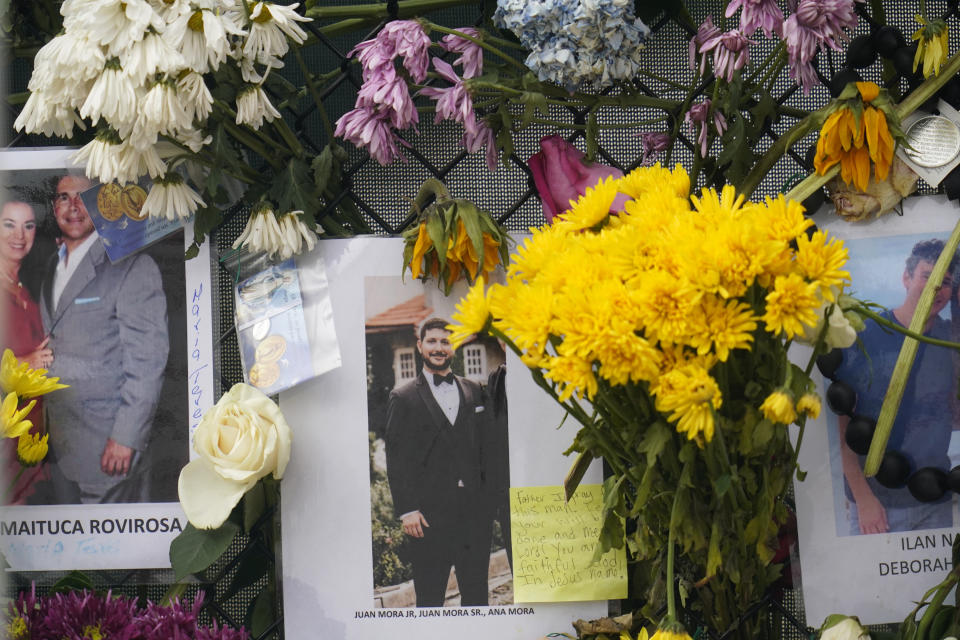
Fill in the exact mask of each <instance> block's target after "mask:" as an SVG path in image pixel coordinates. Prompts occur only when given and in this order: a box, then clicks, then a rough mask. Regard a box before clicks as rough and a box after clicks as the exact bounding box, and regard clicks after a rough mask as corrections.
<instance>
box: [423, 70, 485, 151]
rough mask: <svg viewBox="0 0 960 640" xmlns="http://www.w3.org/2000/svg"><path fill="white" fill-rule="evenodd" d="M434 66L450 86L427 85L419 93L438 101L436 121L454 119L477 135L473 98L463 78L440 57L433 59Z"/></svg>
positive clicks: (471, 133) (468, 131)
mask: <svg viewBox="0 0 960 640" xmlns="http://www.w3.org/2000/svg"><path fill="white" fill-rule="evenodd" d="M433 68H434V69H435V70H436V71H437V73H438V74H439V75H440V77H442V78H443V79H444V80H446V81H447V82H449V83H450V86H449V87H444V88H437V87H425V88H423V89H421V90H420V92H419V95H424V96H427V97H428V98H430V99H431V100H436V101H437V107H436V111H437V116H436V118H435V119H434V122H440V121H441V120H453V121H454V122H459V123H460V124H462V125H463V127H464V129H466V130H467V133H469V134H470V135H476V134H477V131H478V129H477V117H476V115H474V112H473V99H472V98H471V97H470V93H469V92H468V91H467V88H466V86H464V84H463V80H462V79H461V78H460V77H459V76H458V75H457V72H456V71H454V70H453V67H452V66H451V65H450V64H449V63H447V62H444V61H443V60H441V59H440V58H434V59H433Z"/></svg>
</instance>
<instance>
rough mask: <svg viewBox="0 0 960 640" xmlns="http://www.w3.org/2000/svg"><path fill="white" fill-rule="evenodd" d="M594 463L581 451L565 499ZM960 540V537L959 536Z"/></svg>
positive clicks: (566, 483) (568, 478)
mask: <svg viewBox="0 0 960 640" xmlns="http://www.w3.org/2000/svg"><path fill="white" fill-rule="evenodd" d="M591 462H593V454H592V453H590V452H589V451H581V452H580V454H579V455H578V456H577V459H576V460H574V461H573V465H571V467H570V470H569V471H567V475H566V477H565V478H564V479H563V499H564V500H567V501H569V500H570V498H572V497H573V493H574V492H575V491H576V490H577V487H578V486H580V481H581V480H583V475H584V474H585V473H586V472H587V468H589V467H590V463H591ZM958 538H960V536H958Z"/></svg>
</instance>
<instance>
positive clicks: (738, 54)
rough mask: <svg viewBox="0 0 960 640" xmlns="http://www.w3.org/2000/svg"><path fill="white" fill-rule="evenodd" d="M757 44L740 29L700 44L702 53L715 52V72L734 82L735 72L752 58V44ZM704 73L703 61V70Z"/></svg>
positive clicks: (718, 75)
mask: <svg viewBox="0 0 960 640" xmlns="http://www.w3.org/2000/svg"><path fill="white" fill-rule="evenodd" d="M751 44H756V43H755V42H754V41H753V40H750V39H749V38H747V37H746V36H745V35H743V34H742V33H740V31H739V30H737V29H734V30H732V31H727V32H726V33H721V34H719V35H716V36H714V37H712V38H710V39H708V40H707V41H706V42H704V43H703V44H702V45H701V46H700V55H703V56H705V54H707V53H710V52H713V73H714V75H716V76H717V77H718V78H723V79H724V80H726V81H727V82H733V74H734V73H736V72H737V71H739V70H740V69H742V68H743V67H744V65H746V64H747V62H748V61H749V60H750V45H751ZM700 73H703V63H702V62H701V71H700Z"/></svg>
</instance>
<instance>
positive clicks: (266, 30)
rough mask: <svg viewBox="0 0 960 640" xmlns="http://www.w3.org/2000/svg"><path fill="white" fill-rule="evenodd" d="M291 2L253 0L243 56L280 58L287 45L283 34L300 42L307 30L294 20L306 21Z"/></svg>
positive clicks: (297, 5) (257, 58)
mask: <svg viewBox="0 0 960 640" xmlns="http://www.w3.org/2000/svg"><path fill="white" fill-rule="evenodd" d="M299 6H300V5H299V3H297V4H292V5H281V4H273V3H270V2H257V3H256V4H254V5H253V8H252V9H251V10H250V35H249V36H248V37H247V41H246V43H245V44H244V45H243V53H244V56H246V57H248V58H253V59H254V60H256V61H258V62H260V61H262V60H266V59H268V58H270V57H272V56H277V57H283V56H284V55H285V54H286V53H287V51H288V50H289V48H290V45H289V44H287V37H289V38H290V39H291V40H293V41H294V42H296V43H297V44H303V42H304V40H306V39H307V33H306V32H305V31H304V30H303V29H301V28H300V25H298V24H297V22H310V18H306V17H304V16H301V15H300V14H298V13H297V12H296V11H295V9H296V8H297V7H299Z"/></svg>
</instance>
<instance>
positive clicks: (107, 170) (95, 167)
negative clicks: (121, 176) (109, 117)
mask: <svg viewBox="0 0 960 640" xmlns="http://www.w3.org/2000/svg"><path fill="white" fill-rule="evenodd" d="M119 147H120V139H119V137H118V136H117V133H116V132H115V131H110V130H109V129H105V130H103V131H100V132H99V133H97V136H96V137H95V138H94V139H93V140H91V141H90V142H88V143H87V144H85V145H83V146H82V147H80V150H79V151H77V152H76V153H74V154H73V157H72V158H71V159H72V160H73V162H74V163H75V164H81V165H83V166H84V167H85V172H86V174H87V177H88V178H90V179H93V180H99V181H100V182H104V183H106V182H113V181H114V180H117V157H118V155H119V150H120V149H119Z"/></svg>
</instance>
